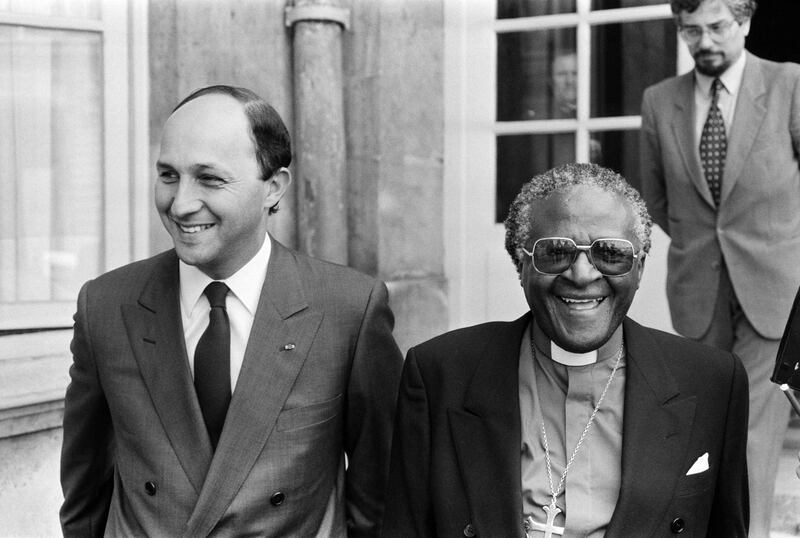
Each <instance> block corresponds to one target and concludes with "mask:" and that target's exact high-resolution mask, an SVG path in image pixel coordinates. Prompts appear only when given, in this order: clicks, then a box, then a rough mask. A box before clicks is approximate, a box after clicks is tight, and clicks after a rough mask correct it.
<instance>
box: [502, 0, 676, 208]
mask: <svg viewBox="0 0 800 538" xmlns="http://www.w3.org/2000/svg"><path fill="white" fill-rule="evenodd" d="M651 4H653V5H651ZM495 31H496V33H497V70H496V75H497V111H496V119H497V121H496V124H495V134H496V152H497V153H496V155H497V159H496V177H497V183H496V185H497V190H496V199H495V202H496V207H495V221H496V222H502V221H503V220H504V219H505V217H506V214H507V212H508V206H509V204H510V203H511V201H512V200H513V199H514V197H515V196H516V194H517V192H519V189H520V187H521V186H522V184H523V183H525V182H526V181H527V180H528V179H530V177H531V176H533V175H534V174H537V173H540V172H543V171H545V170H547V169H549V168H552V167H553V166H556V165H559V164H564V163H567V162H573V161H581V162H595V163H598V164H602V165H604V166H607V167H609V168H612V169H614V170H617V171H619V172H621V173H622V175H623V176H625V177H626V178H627V179H628V180H629V181H631V183H633V184H634V186H636V184H637V183H638V181H637V178H638V174H639V161H638V153H639V150H638V128H639V124H640V119H639V116H638V115H639V107H640V102H641V96H642V92H643V91H644V89H645V88H646V87H647V86H649V85H651V84H654V83H656V82H658V81H660V80H663V79H665V78H667V77H669V76H672V75H674V73H675V65H676V62H677V50H678V48H677V39H676V32H675V26H674V23H673V22H672V19H671V14H670V11H669V7H668V5H666V4H664V3H663V1H654V0H577V1H576V0H547V1H543V0H498V3H497V21H496V23H495Z"/></svg>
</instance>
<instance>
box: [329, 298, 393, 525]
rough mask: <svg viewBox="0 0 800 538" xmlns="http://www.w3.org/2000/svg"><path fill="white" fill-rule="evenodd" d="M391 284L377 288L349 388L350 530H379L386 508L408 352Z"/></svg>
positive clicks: (368, 308)
mask: <svg viewBox="0 0 800 538" xmlns="http://www.w3.org/2000/svg"><path fill="white" fill-rule="evenodd" d="M388 295H389V294H388V291H387V289H386V285H385V284H383V283H382V282H378V283H376V284H375V286H374V287H373V289H372V292H371V294H370V298H369V301H368V303H367V306H366V309H365V312H364V317H363V320H362V323H361V327H360V329H359V332H358V335H357V340H356V344H355V352H354V357H353V363H352V370H351V372H350V378H349V382H348V388H347V404H346V405H347V411H346V422H345V439H344V442H345V451H346V453H347V458H348V466H347V475H346V480H345V482H346V486H345V487H346V502H347V527H348V536H349V537H351V538H359V537H366V536H378V535H379V533H380V527H381V521H382V519H383V512H384V496H385V489H386V478H387V475H388V472H389V456H390V450H391V441H392V423H393V420H394V408H395V401H396V396H397V387H398V385H399V382H400V373H401V370H402V365H403V356H402V355H401V354H400V350H399V349H398V347H397V344H396V343H395V341H394V337H393V336H392V328H393V326H394V316H393V314H392V311H391V309H390V308H389V302H388Z"/></svg>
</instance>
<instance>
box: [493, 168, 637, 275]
mask: <svg viewBox="0 0 800 538" xmlns="http://www.w3.org/2000/svg"><path fill="white" fill-rule="evenodd" d="M578 185H587V186H594V187H599V188H600V189H602V190H604V191H606V192H610V193H614V194H616V195H618V196H619V197H621V198H622V199H623V200H624V201H625V202H626V203H627V204H628V206H629V207H630V209H631V210H632V212H633V214H634V216H635V217H636V221H635V222H634V224H633V232H634V234H635V235H636V238H637V239H638V240H639V243H641V245H642V250H643V251H644V253H645V254H647V253H648V252H650V230H651V229H652V227H653V219H652V218H651V217H650V213H648V212H647V206H646V205H645V203H644V200H643V199H642V197H641V195H639V193H638V192H637V191H636V189H634V188H633V187H631V186H630V185H629V184H628V182H627V181H625V178H623V177H622V176H621V175H619V174H618V173H616V172H614V171H613V170H609V169H608V168H603V167H602V166H598V165H596V164H586V163H572V164H565V165H563V166H558V167H556V168H553V169H551V170H548V171H547V172H544V173H543V174H538V175H535V176H533V178H531V180H530V181H528V182H527V183H526V184H525V185H523V186H522V190H521V191H520V193H519V194H518V195H517V197H516V198H514V201H513V202H512V203H511V207H510V208H509V211H508V217H507V218H506V220H505V227H506V251H508V254H509V255H510V256H511V260H512V261H513V262H514V265H515V266H516V268H517V272H518V273H519V272H520V270H521V268H522V260H523V256H525V253H524V252H522V248H523V247H524V246H525V245H526V244H527V243H528V241H529V240H530V238H531V227H532V225H533V221H534V218H535V214H534V210H533V202H534V201H536V200H543V199H545V198H547V197H548V196H550V195H551V194H553V193H555V192H560V191H564V190H566V189H567V188H569V187H573V186H578Z"/></svg>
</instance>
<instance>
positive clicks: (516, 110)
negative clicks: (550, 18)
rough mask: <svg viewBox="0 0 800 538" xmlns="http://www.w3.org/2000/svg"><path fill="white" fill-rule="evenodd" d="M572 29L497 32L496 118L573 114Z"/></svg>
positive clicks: (549, 117)
mask: <svg viewBox="0 0 800 538" xmlns="http://www.w3.org/2000/svg"><path fill="white" fill-rule="evenodd" d="M576 84H577V62H576V57H575V29H574V28H569V29H562V30H540V31H534V32H514V33H508V34H499V35H498V36H497V120H498V121H519V120H533V119H536V120H541V119H551V118H574V117H575V101H576V97H577V93H576V88H577V85H576Z"/></svg>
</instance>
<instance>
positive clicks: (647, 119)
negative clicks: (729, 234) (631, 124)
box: [639, 89, 669, 235]
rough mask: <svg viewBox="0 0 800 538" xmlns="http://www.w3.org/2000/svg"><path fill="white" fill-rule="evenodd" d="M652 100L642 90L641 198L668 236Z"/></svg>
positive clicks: (650, 96)
mask: <svg viewBox="0 0 800 538" xmlns="http://www.w3.org/2000/svg"><path fill="white" fill-rule="evenodd" d="M656 121H657V120H656V117H655V111H654V110H653V97H652V94H651V90H650V89H648V90H645V92H644V96H643V97H642V129H641V132H640V141H639V145H640V147H641V155H640V158H641V162H640V166H641V178H640V181H641V185H642V196H643V197H644V200H645V202H646V203H647V210H648V211H649V212H650V215H651V216H652V217H653V221H654V222H655V223H656V224H658V225H659V226H660V227H661V229H662V230H664V233H666V234H667V235H669V219H668V217H667V215H668V209H669V207H668V206H669V201H668V200H667V189H666V185H665V179H664V168H663V166H662V161H661V141H660V140H659V139H658V129H657V126H656Z"/></svg>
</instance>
